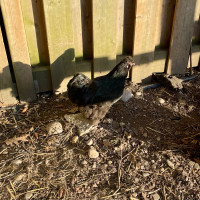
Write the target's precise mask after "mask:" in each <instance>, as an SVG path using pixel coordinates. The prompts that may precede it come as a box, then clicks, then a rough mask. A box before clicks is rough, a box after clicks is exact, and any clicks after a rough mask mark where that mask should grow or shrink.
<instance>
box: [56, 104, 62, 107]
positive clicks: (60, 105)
mask: <svg viewBox="0 0 200 200" xmlns="http://www.w3.org/2000/svg"><path fill="white" fill-rule="evenodd" d="M63 107H64V105H62V104H59V105H56V108H63Z"/></svg>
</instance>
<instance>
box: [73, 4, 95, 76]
mask: <svg viewBox="0 0 200 200" xmlns="http://www.w3.org/2000/svg"><path fill="white" fill-rule="evenodd" d="M72 20H73V21H72V22H73V28H74V30H73V32H74V50H75V61H76V62H75V69H74V70H75V72H81V73H83V74H85V75H86V76H88V77H89V78H91V73H92V69H91V62H89V61H84V60H83V59H84V58H83V56H84V55H83V33H82V24H81V23H82V22H81V1H80V0H72ZM84 26H86V24H85V25H84ZM86 37H90V35H86ZM87 45H90V44H87Z"/></svg>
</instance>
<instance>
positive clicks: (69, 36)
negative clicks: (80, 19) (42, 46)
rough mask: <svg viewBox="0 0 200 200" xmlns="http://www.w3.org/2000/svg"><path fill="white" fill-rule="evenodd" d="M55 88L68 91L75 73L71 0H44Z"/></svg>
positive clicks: (58, 90) (59, 90) (55, 89)
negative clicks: (69, 82)
mask: <svg viewBox="0 0 200 200" xmlns="http://www.w3.org/2000/svg"><path fill="white" fill-rule="evenodd" d="M43 7H44V14H45V23H46V30H47V43H48V49H49V57H50V69H51V76H52V84H53V90H54V91H57V92H63V91H66V87H67V83H68V81H69V80H70V78H71V77H72V75H73V74H74V72H75V70H74V62H73V60H74V56H75V55H74V32H73V25H72V5H71V0H60V1H52V0H43Z"/></svg>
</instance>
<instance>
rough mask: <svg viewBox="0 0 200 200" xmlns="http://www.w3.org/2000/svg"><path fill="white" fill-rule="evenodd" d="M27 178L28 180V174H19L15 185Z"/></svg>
mask: <svg viewBox="0 0 200 200" xmlns="http://www.w3.org/2000/svg"><path fill="white" fill-rule="evenodd" d="M26 178H27V174H25V173H21V174H18V175H17V176H16V177H15V179H14V183H16V182H20V181H21V180H25V179H26Z"/></svg>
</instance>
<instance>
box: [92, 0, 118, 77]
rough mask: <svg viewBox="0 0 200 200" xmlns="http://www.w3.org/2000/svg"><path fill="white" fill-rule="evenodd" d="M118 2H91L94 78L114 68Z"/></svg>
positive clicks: (95, 0) (105, 0) (104, 0)
mask: <svg viewBox="0 0 200 200" xmlns="http://www.w3.org/2000/svg"><path fill="white" fill-rule="evenodd" d="M117 8H118V1H107V0H101V1H98V0H94V1H93V51H94V77H96V76H99V75H104V74H106V73H107V72H108V71H110V69H111V68H113V67H114V66H115V60H116V38H117Z"/></svg>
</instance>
